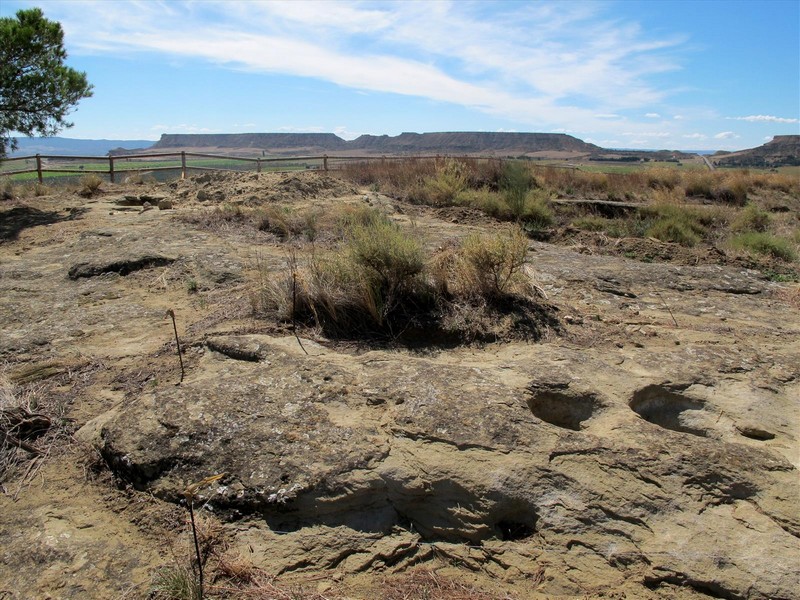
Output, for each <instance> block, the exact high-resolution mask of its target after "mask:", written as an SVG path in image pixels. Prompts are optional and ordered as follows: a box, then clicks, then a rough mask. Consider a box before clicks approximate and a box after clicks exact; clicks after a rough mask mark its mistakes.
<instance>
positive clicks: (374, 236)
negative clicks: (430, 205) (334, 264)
mask: <svg viewBox="0 0 800 600" xmlns="http://www.w3.org/2000/svg"><path fill="white" fill-rule="evenodd" d="M348 248H349V252H350V256H351V257H352V259H353V261H354V262H355V263H356V264H357V265H358V266H359V267H361V268H363V269H365V270H366V276H367V277H368V278H369V279H370V280H372V281H374V282H375V283H376V284H377V285H378V286H379V287H380V288H381V291H383V292H386V293H388V294H393V293H395V292H397V291H398V290H401V289H403V288H410V287H411V280H412V279H413V278H414V277H416V276H417V275H418V274H419V273H421V272H422V269H423V268H424V266H425V260H424V254H423V251H422V246H421V245H420V243H419V242H418V241H417V240H416V239H414V238H412V237H411V236H409V235H407V234H406V233H404V232H403V231H402V230H401V229H400V227H399V226H398V225H397V224H395V223H393V222H392V221H390V220H389V219H388V218H386V219H384V220H382V221H376V222H374V223H372V224H369V225H358V226H355V227H353V228H352V230H351V232H350V238H349V240H348Z"/></svg>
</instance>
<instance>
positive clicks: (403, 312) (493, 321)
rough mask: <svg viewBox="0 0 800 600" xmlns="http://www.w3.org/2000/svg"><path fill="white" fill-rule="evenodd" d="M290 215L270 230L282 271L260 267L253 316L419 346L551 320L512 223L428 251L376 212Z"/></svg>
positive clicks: (508, 332)
mask: <svg viewBox="0 0 800 600" xmlns="http://www.w3.org/2000/svg"><path fill="white" fill-rule="evenodd" d="M273 212H274V211H273ZM251 218H253V219H255V220H256V221H259V220H263V219H265V217H264V215H263V214H261V213H258V214H253V215H251ZM293 218H294V220H295V222H296V226H294V227H292V226H288V224H286V223H284V224H282V225H281V226H280V227H278V228H277V229H278V233H279V235H280V237H281V239H284V240H287V241H288V243H289V246H288V248H289V249H288V250H287V260H286V263H287V264H286V269H285V270H282V271H279V272H269V271H268V269H266V267H264V266H263V265H262V266H261V268H260V277H259V286H258V287H257V289H256V290H255V291H254V293H253V297H252V306H253V309H254V311H255V312H257V313H259V314H264V315H269V316H272V317H276V318H277V319H278V320H281V321H283V322H287V323H289V322H291V323H295V324H297V323H299V324H302V325H305V326H309V327H318V328H319V329H320V330H321V332H322V333H323V334H325V335H326V336H328V337H333V338H339V339H364V338H369V339H376V338H377V339H386V340H400V339H403V340H406V341H412V340H414V341H420V342H424V340H423V339H422V337H423V336H424V338H426V339H428V340H436V341H437V342H444V341H472V340H491V339H497V338H499V337H509V338H511V337H520V338H528V337H538V336H539V335H541V328H542V327H544V326H547V325H548V324H552V323H550V322H549V319H548V317H547V308H546V307H544V306H543V305H541V304H536V303H535V302H533V300H532V291H533V289H532V288H531V286H530V283H529V279H528V278H527V277H525V276H524V274H523V268H524V266H525V263H526V258H527V251H528V241H527V238H526V236H525V235H524V233H523V232H522V231H521V229H520V228H519V227H511V228H508V229H507V230H506V231H505V232H503V233H501V234H499V235H496V236H479V235H473V236H469V237H467V238H465V239H463V240H461V241H453V242H452V243H451V244H449V245H446V247H442V248H439V249H438V250H437V251H436V252H434V253H433V255H432V256H430V257H429V256H428V253H427V251H426V250H425V247H424V243H423V241H421V240H420V238H419V234H418V232H414V231H412V230H409V229H407V228H404V227H403V226H401V225H399V224H397V223H395V222H394V221H392V220H391V219H390V218H389V217H388V216H387V215H386V214H384V213H383V212H381V211H380V210H378V209H374V208H361V207H358V208H356V207H352V206H350V207H343V208H342V209H340V210H339V211H334V212H333V213H329V214H327V215H326V216H325V217H324V218H322V217H313V216H311V215H310V214H309V213H298V214H295V215H294V217H293ZM266 220H267V221H268V222H270V223H274V222H275V220H274V219H273V218H272V217H266ZM310 223H313V227H311V226H310ZM498 317H499V318H498ZM505 317H510V320H509V319H507V318H505Z"/></svg>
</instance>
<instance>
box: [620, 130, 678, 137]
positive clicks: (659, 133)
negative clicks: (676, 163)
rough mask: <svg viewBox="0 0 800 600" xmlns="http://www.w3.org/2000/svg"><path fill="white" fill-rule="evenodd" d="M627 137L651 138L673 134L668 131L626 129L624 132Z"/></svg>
mask: <svg viewBox="0 0 800 600" xmlns="http://www.w3.org/2000/svg"><path fill="white" fill-rule="evenodd" d="M621 135H624V136H626V137H649V138H668V137H670V136H671V135H672V134H671V133H667V132H666V131H636V132H634V131H626V132H624V133H622V134H621Z"/></svg>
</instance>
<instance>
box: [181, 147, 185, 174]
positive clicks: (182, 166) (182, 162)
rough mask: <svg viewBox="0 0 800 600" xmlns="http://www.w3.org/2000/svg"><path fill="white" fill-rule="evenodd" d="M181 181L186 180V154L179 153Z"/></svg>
mask: <svg viewBox="0 0 800 600" xmlns="http://www.w3.org/2000/svg"><path fill="white" fill-rule="evenodd" d="M181 179H186V152H183V151H181Z"/></svg>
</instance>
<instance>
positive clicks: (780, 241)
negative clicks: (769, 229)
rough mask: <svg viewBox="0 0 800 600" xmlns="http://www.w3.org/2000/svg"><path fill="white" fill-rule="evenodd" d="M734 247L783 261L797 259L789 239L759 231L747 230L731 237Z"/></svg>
mask: <svg viewBox="0 0 800 600" xmlns="http://www.w3.org/2000/svg"><path fill="white" fill-rule="evenodd" d="M730 243H731V246H733V247H734V248H737V249H740V250H745V251H747V252H752V253H755V254H761V255H764V256H771V257H773V258H777V259H779V260H783V261H787V262H789V261H794V260H797V253H796V252H795V251H794V249H793V248H792V245H791V243H790V242H789V240H787V239H784V238H780V237H777V236H774V235H771V234H769V233H765V232H761V231H749V232H746V233H741V234H739V235H737V236H734V237H733V238H731V242H730Z"/></svg>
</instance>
